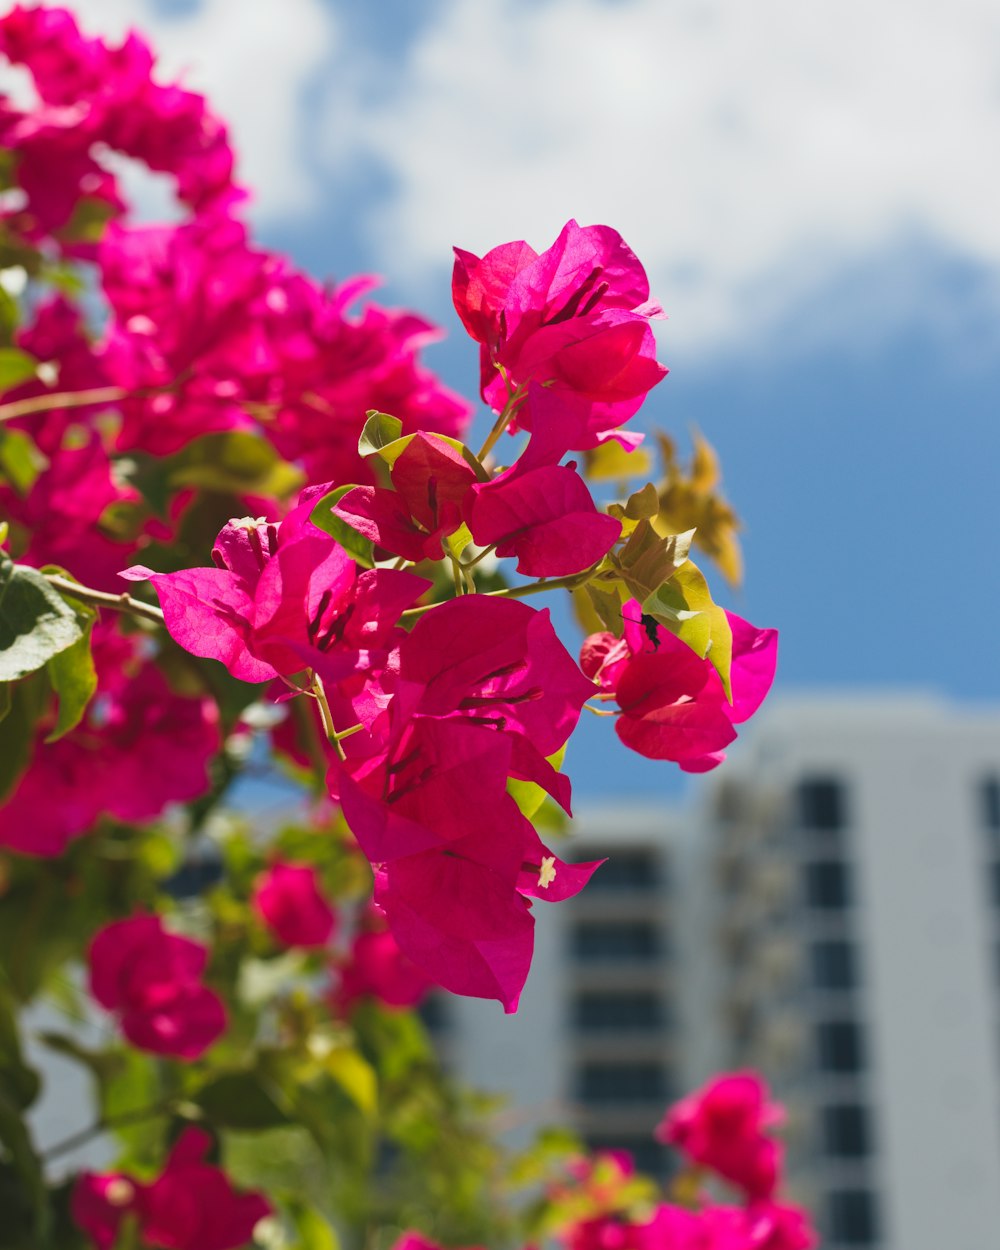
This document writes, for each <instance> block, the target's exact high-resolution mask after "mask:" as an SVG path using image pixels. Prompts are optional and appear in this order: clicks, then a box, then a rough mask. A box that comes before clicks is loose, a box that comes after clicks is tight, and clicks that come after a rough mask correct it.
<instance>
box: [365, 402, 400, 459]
mask: <svg viewBox="0 0 1000 1250" xmlns="http://www.w3.org/2000/svg"><path fill="white" fill-rule="evenodd" d="M367 417H368V420H367V421H366V422H365V423H364V426H363V427H362V429H361V437H360V438H359V439H358V455H359V456H373V455H375V454H377V453H379V452H381V451H382V450H383V449H384V448H386V447H388V446H390V444H392V443H395V442H398V441H399V440H400V438H401V436H402V433H403V423H402V421H400V420H399V418H398V417H390V416H389V414H388V413H387V412H378V411H377V410H376V409H374V408H370V409H369V410H368V413H367ZM402 451H403V448H400V452H402ZM397 454H398V453H397Z"/></svg>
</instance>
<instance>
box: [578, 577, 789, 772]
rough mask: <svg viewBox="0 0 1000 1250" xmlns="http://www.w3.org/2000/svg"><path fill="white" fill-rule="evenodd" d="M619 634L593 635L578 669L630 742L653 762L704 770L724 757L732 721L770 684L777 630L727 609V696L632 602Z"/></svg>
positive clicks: (755, 704) (707, 668)
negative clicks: (612, 708)
mask: <svg viewBox="0 0 1000 1250" xmlns="http://www.w3.org/2000/svg"><path fill="white" fill-rule="evenodd" d="M622 615H623V618H624V622H625V629H624V633H623V634H622V637H621V638H616V637H615V635H614V634H611V633H607V632H605V633H600V634H591V635H590V637H589V638H588V639H587V640H586V641H585V642H584V644H583V648H582V650H581V652H580V663H581V665H582V667H583V671H584V672H585V673H586V674H587V675H588V676H589V677H592V678H593V679H594V680H595V681H596V682H598V683H599V685H600V687H601V690H602V691H604V692H605V693H606V694H607V695H608V697H609V698H614V699H615V701H616V702H617V703H618V706H619V708H620V709H621V715H620V716H619V717H618V718H617V720H616V722H615V730H616V732H617V734H618V737H619V738H620V739H621V740H622V742H624V744H625V745H626V746H627V747H630V748H631V749H632V750H633V751H636V752H638V754H639V755H645V756H646V757H647V758H649V759H654V760H675V761H676V762H677V763H678V764H680V766H681V768H682V769H684V771H685V772H691V773H701V772H706V771H708V770H709V769H711V768H715V766H716V765H717V764H720V763H721V762H722V761H723V760H724V759H725V758H726V756H725V751H724V750H723V748H724V747H726V746H728V745H729V743H731V742H732V741H733V739H734V738H735V737H736V730H735V729H734V728H733V726H734V725H739V724H742V723H743V721H746V720H749V719H750V717H751V716H752V715H753V714H754V712H756V711H757V709H758V708H759V707H760V705H761V703H763V701H764V699H765V697H766V695H767V692H768V691H769V690H770V688H771V683H772V682H773V681H774V669H775V664H776V662H777V655H778V631H777V630H776V629H756V628H755V627H754V626H753V625H751V624H750V623H749V622H748V621H744V620H743V619H742V617H739V616H736V614H735V613H733V612H727V613H726V618H727V620H728V621H729V625H730V628H731V629H732V634H733V656H732V668H731V678H730V680H731V687H732V698H731V699H730V698H728V697H727V696H726V692H725V690H724V689H723V686H722V681H721V679H720V677H719V674H718V673H717V671H716V670H715V668H714V667H713V666H712V664H711V663H710V662H709V660H708V659H707V658H706V659H701V658H699V656H698V655H697V654H696V653H695V652H694V651H692V650H691V648H690V647H689V646H687V644H686V643H684V642H682V641H681V640H680V639H679V638H677V637H675V636H674V635H673V634H672V633H670V631H669V630H667V629H664V628H663V626H662V625H658V624H657V623H656V621H655V620H653V619H652V618H651V617H646V618H644V617H643V616H642V608H641V606H640V605H639V604H638V603H637V602H636V601H635V600H634V599H633V600H631V601H630V602H629V603H627V604H626V605H625V608H624V611H623V613H622Z"/></svg>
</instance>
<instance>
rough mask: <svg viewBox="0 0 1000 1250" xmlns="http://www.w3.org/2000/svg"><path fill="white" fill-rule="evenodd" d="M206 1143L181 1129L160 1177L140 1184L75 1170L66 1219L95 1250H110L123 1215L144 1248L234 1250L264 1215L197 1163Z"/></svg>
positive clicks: (259, 1202) (254, 1195)
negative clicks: (133, 1225) (135, 1229)
mask: <svg viewBox="0 0 1000 1250" xmlns="http://www.w3.org/2000/svg"><path fill="white" fill-rule="evenodd" d="M211 1144H212V1139H211V1137H210V1136H209V1135H208V1133H206V1132H204V1131H203V1130H202V1129H200V1128H193V1127H189V1128H186V1129H185V1130H184V1132H183V1133H182V1134H181V1135H180V1137H179V1138H178V1139H177V1141H176V1142H175V1144H174V1147H173V1149H172V1150H171V1152H170V1155H169V1156H168V1158H167V1161H166V1164H165V1166H164V1168H163V1171H162V1172H161V1173H160V1175H159V1176H158V1177H157V1178H156V1179H155V1180H153V1181H151V1182H149V1183H148V1184H144V1183H143V1182H141V1181H138V1180H136V1179H134V1178H133V1177H131V1176H126V1175H124V1174H123V1173H117V1172H115V1173H107V1174H104V1175H99V1174H95V1173H93V1172H83V1173H81V1175H80V1176H79V1177H78V1178H77V1181H76V1184H75V1185H74V1187H73V1194H72V1199H71V1203H70V1214H71V1215H72V1217H73V1221H74V1223H75V1224H76V1225H77V1227H79V1228H80V1229H82V1230H83V1232H85V1233H86V1234H87V1235H88V1236H89V1237H91V1238H92V1239H93V1241H94V1244H95V1245H96V1246H97V1248H98V1250H111V1247H112V1246H113V1245H114V1244H115V1241H116V1239H117V1237H118V1232H119V1230H120V1228H121V1225H122V1221H123V1220H124V1219H125V1217H126V1216H131V1217H132V1218H133V1219H134V1220H135V1221H136V1223H137V1225H138V1231H139V1236H140V1237H141V1239H142V1242H143V1244H144V1245H149V1246H162V1247H164V1248H165V1250H166V1248H169V1250H239V1248H240V1247H242V1246H245V1245H247V1243H248V1242H249V1241H250V1240H251V1238H252V1237H253V1230H254V1227H255V1225H256V1224H257V1223H258V1222H259V1221H260V1220H262V1219H263V1218H264V1217H265V1216H267V1215H270V1214H271V1213H272V1207H271V1204H270V1203H269V1202H268V1201H267V1199H266V1198H265V1197H264V1195H263V1194H261V1193H258V1192H256V1191H253V1190H251V1191H248V1192H246V1193H240V1192H238V1191H237V1190H235V1189H234V1188H233V1186H232V1183H231V1182H230V1180H229V1178H228V1177H227V1176H226V1174H225V1173H224V1172H223V1171H222V1170H221V1169H220V1168H217V1167H215V1166H214V1165H213V1164H210V1163H206V1162H205V1159H206V1157H207V1155H208V1152H209V1149H210V1148H211Z"/></svg>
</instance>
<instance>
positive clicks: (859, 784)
mask: <svg viewBox="0 0 1000 1250" xmlns="http://www.w3.org/2000/svg"><path fill="white" fill-rule="evenodd" d="M706 800H707V801H706V803H705V805H704V808H703V810H702V812H701V813H700V816H699V825H700V831H701V838H702V840H703V848H704V852H705V857H706V862H705V868H706V874H705V875H706V883H707V885H706V892H705V896H704V899H703V900H702V902H703V907H702V910H701V913H700V917H699V918H697V919H693V920H692V923H695V924H698V925H703V926H705V927H706V928H707V929H708V930H709V931H711V932H712V934H713V935H714V936H715V944H714V946H713V945H712V944H710V945H706V948H705V954H706V955H709V953H710V958H709V960H708V962H710V963H712V964H713V965H714V971H713V972H712V973H710V974H709V973H706V975H712V976H714V978H715V984H714V990H713V992H712V993H711V994H709V995H707V996H706V995H696V996H695V997H694V998H693V999H692V1009H693V1014H692V1017H691V1020H690V1025H691V1028H692V1029H693V1033H692V1034H691V1036H690V1037H689V1041H690V1042H691V1049H689V1050H688V1051H687V1052H686V1054H687V1055H688V1056H689V1057H692V1058H693V1057H695V1056H696V1055H697V1050H696V1049H695V1046H694V1039H695V1037H696V1036H697V1035H698V1034H700V1033H701V1032H702V1031H703V1030H704V1031H705V1032H709V1031H712V1030H716V1029H718V1030H720V1032H721V1035H722V1037H723V1038H724V1042H723V1043H722V1050H721V1052H720V1053H717V1054H716V1055H715V1056H713V1060H714V1061H716V1062H717V1061H720V1060H721V1061H722V1062H723V1064H724V1065H726V1066H730V1065H741V1064H748V1065H754V1066H757V1067H759V1068H761V1069H762V1070H763V1071H764V1072H766V1073H767V1074H768V1075H769V1076H770V1077H771V1079H772V1081H773V1083H774V1085H775V1087H776V1090H777V1092H778V1094H779V1096H780V1097H781V1098H782V1099H784V1100H785V1101H787V1103H788V1106H789V1112H790V1122H789V1125H788V1129H789V1153H790V1158H791V1161H792V1165H793V1167H792V1176H791V1179H792V1181H793V1182H794V1183H795V1185H796V1187H797V1189H798V1192H799V1196H800V1197H801V1198H802V1199H803V1200H804V1201H806V1202H807V1203H808V1204H809V1205H811V1206H812V1207H813V1209H814V1210H815V1211H816V1212H817V1213H818V1214H819V1216H820V1219H821V1223H822V1225H823V1227H824V1229H825V1232H826V1238H827V1239H826V1242H825V1245H826V1246H827V1247H828V1250H840V1248H841V1247H844V1248H845V1250H846V1247H850V1246H878V1247H883V1248H884V1250H938V1248H939V1247H941V1246H955V1247H960V1246H961V1247H964V1246H969V1247H973V1246H980V1245H988V1244H996V1242H997V1239H998V1236H1000V1233H998V1230H1000V995H998V988H1000V977H998V971H1000V961H998V958H997V956H998V954H1000V945H998V939H1000V928H998V922H1000V717H998V716H997V715H996V714H995V713H993V714H986V713H976V712H974V711H972V710H969V709H959V708H957V707H954V706H950V705H948V704H944V703H940V702H936V701H934V700H931V699H926V700H924V699H917V698H913V699H896V700H876V699H874V698H872V697H867V698H864V699H858V700H846V699H845V700H842V701H831V700H824V701H822V702H815V703H807V702H796V703H787V704H785V705H779V706H777V707H775V708H774V709H772V710H769V711H768V714H767V715H766V716H764V715H762V716H761V718H760V723H759V724H758V725H756V726H755V727H754V731H753V732H752V733H751V734H748V735H747V742H746V745H745V747H744V749H743V750H742V751H741V752H740V753H739V755H738V758H737V759H736V760H734V761H733V763H732V764H731V765H730V767H729V768H728V769H726V770H725V771H723V772H720V774H719V775H718V777H717V779H713V781H712V782H711V783H710V786H709V790H708V794H707V795H706ZM693 1074H695V1075H698V1076H701V1075H704V1074H705V1071H704V1070H702V1071H698V1070H697V1069H695V1070H694V1072H693Z"/></svg>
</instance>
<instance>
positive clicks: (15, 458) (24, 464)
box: [0, 349, 39, 542]
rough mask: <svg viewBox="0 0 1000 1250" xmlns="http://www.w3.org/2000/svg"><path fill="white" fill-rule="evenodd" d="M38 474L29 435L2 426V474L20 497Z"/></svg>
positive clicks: (36, 456) (34, 450) (0, 427)
mask: <svg viewBox="0 0 1000 1250" xmlns="http://www.w3.org/2000/svg"><path fill="white" fill-rule="evenodd" d="M0 350H2V349H0ZM38 473H39V465H38V453H37V451H36V448H35V444H34V443H33V442H32V441H31V439H30V438H29V437H28V435H27V434H25V433H24V432H23V431H22V430H8V429H4V428H3V427H2V426H0V474H2V475H3V476H4V477H5V478H6V479H7V481H8V482H10V484H11V486H13V488H14V489H15V490H16V491H17V493H18V494H19V495H26V494H27V493H28V491H29V490H31V488H32V486H33V485H34V484H35V479H36V478H37V477H38ZM2 541H3V539H2V538H0V542H2Z"/></svg>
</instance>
